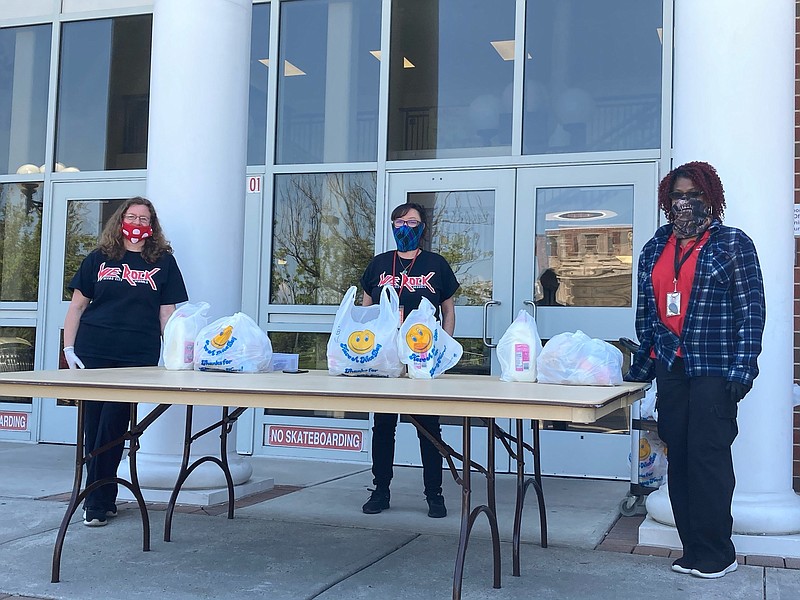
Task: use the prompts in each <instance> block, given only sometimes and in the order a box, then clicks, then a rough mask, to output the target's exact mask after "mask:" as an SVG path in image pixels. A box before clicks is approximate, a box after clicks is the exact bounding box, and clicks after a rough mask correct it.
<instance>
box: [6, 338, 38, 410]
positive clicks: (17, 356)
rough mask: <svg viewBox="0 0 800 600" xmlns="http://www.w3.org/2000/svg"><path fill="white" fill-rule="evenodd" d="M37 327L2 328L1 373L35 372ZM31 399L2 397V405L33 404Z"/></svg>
mask: <svg viewBox="0 0 800 600" xmlns="http://www.w3.org/2000/svg"><path fill="white" fill-rule="evenodd" d="M35 348H36V328H35V327H0V373H8V372H10V371H33V357H34V353H35ZM32 402H33V401H32V399H31V398H21V397H17V396H0V403H13V404H31V403H32Z"/></svg>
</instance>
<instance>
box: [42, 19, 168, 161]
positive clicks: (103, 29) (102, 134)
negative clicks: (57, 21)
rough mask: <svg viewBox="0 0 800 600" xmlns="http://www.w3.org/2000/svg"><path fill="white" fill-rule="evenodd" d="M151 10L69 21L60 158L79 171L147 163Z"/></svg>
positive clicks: (62, 78) (61, 95)
mask: <svg viewBox="0 0 800 600" xmlns="http://www.w3.org/2000/svg"><path fill="white" fill-rule="evenodd" d="M152 20H153V19H152V15H140V16H134V17H119V18H114V19H101V20H96V21H76V22H72V23H65V24H64V25H63V28H62V34H61V68H60V73H59V89H58V112H57V128H56V161H58V163H60V164H61V165H66V166H67V167H68V168H71V169H77V170H80V171H94V170H104V169H144V168H146V167H147V119H148V107H149V99H150V42H151V28H152Z"/></svg>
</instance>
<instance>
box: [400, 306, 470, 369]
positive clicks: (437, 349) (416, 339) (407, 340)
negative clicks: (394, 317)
mask: <svg viewBox="0 0 800 600" xmlns="http://www.w3.org/2000/svg"><path fill="white" fill-rule="evenodd" d="M435 314H436V309H435V308H434V306H433V304H431V302H430V300H428V299H427V298H422V301H421V302H420V304H419V308H415V309H414V310H412V311H411V312H410V313H409V314H408V316H407V317H406V318H405V320H404V321H403V325H402V326H401V327H400V335H399V336H398V338H397V347H398V352H399V353H400V360H401V361H403V362H404V363H405V364H407V365H408V376H409V377H411V378H413V379H433V378H434V377H438V376H439V375H441V374H442V373H444V372H445V371H447V369H450V368H451V367H454V366H455V365H456V363H457V362H458V361H459V360H460V359H461V355H462V354H463V353H464V349H463V348H462V347H461V344H459V343H458V342H457V341H455V340H454V339H453V338H452V337H450V335H449V334H448V333H447V332H446V331H445V330H444V329H442V327H441V325H439V322H438V321H437V320H436V317H435Z"/></svg>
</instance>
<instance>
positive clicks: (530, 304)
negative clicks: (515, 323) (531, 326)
mask: <svg viewBox="0 0 800 600" xmlns="http://www.w3.org/2000/svg"><path fill="white" fill-rule="evenodd" d="M522 303H523V304H524V305H526V306H530V307H531V308H532V309H533V320H534V321H535V320H536V302H534V301H533V300H523V301H522Z"/></svg>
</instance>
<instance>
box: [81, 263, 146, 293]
mask: <svg viewBox="0 0 800 600" xmlns="http://www.w3.org/2000/svg"><path fill="white" fill-rule="evenodd" d="M160 270H161V268H160V267H156V268H155V269H153V270H152V271H147V270H143V271H142V270H139V269H131V268H130V267H129V266H128V265H127V264H126V263H123V264H122V268H119V267H106V263H101V264H100V268H99V269H98V271H97V281H127V282H128V283H129V284H131V285H132V286H133V287H136V285H137V284H139V283H146V284H149V285H150V287H151V288H152V289H154V290H157V289H158V285H156V282H155V280H154V279H153V276H154V275H155V274H156V273H158V272H159V271H160Z"/></svg>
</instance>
